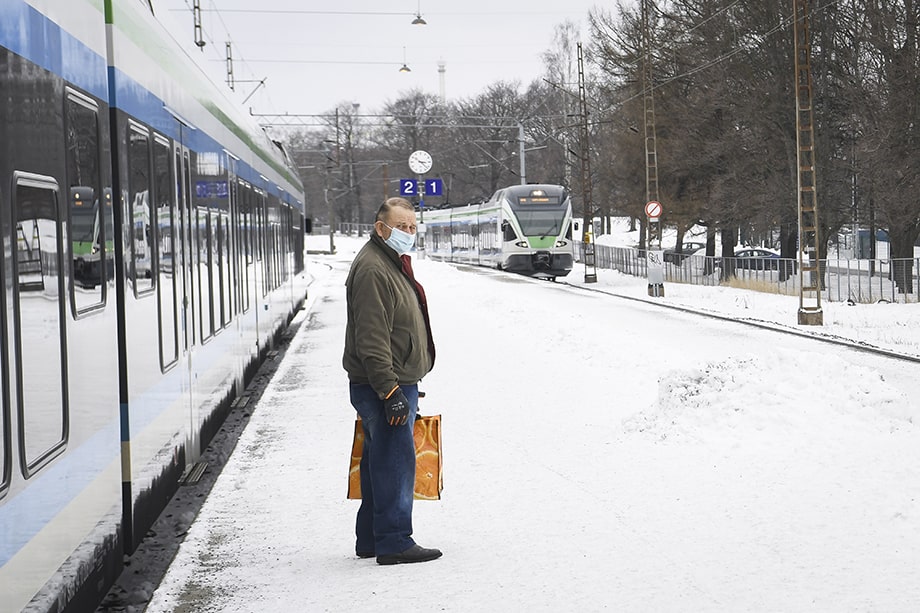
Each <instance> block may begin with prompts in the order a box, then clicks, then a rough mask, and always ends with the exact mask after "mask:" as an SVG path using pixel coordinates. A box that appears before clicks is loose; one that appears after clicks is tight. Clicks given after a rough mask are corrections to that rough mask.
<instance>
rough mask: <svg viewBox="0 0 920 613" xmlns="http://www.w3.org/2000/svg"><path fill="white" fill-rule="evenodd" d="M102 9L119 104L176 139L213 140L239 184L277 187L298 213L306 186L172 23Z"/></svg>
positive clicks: (134, 6) (143, 13) (136, 7)
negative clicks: (240, 167)
mask: <svg viewBox="0 0 920 613" xmlns="http://www.w3.org/2000/svg"><path fill="white" fill-rule="evenodd" d="M106 4H107V5H110V6H111V12H110V13H109V15H108V16H107V20H108V22H109V24H110V25H111V26H113V30H114V31H115V33H116V34H115V43H114V50H115V56H116V62H115V63H116V67H117V68H118V70H117V71H116V75H118V77H121V79H122V80H124V81H126V82H125V83H121V84H119V86H118V90H117V92H116V93H117V96H115V100H116V102H117V106H118V107H119V108H122V109H123V110H125V111H126V112H128V113H129V114H131V115H134V116H136V117H139V118H141V119H143V120H144V121H147V122H149V123H150V125H151V126H153V127H154V128H155V129H157V130H161V131H163V132H164V133H165V134H168V135H169V136H171V137H173V138H177V137H179V136H182V137H183V138H184V139H185V140H186V141H189V140H195V139H198V140H200V141H203V142H207V141H213V143H212V144H214V145H219V147H220V149H221V150H222V153H225V154H227V155H229V156H231V157H233V158H235V159H236V160H239V161H241V162H242V163H243V164H244V165H245V166H247V167H248V172H241V173H240V175H241V177H242V178H244V179H246V180H248V181H251V182H254V183H258V182H259V179H260V178H263V179H265V180H267V181H269V182H270V183H272V184H274V185H275V186H277V188H279V193H278V194H276V195H279V196H280V197H281V198H282V199H284V200H289V199H290V198H294V199H296V202H292V203H290V204H294V205H296V206H297V207H298V208H299V209H300V210H303V184H302V182H301V180H300V178H299V176H298V175H297V172H296V171H295V169H294V168H293V166H292V164H291V163H290V160H289V158H288V157H287V155H286V154H285V152H284V151H283V148H282V147H281V146H280V145H279V144H278V143H277V142H273V141H272V140H271V139H270V138H269V137H268V135H266V134H265V131H264V130H263V129H262V128H261V127H260V126H259V125H258V124H257V123H256V121H255V119H254V118H253V117H252V116H251V115H249V114H247V113H246V112H245V111H244V109H243V108H242V107H241V106H240V105H239V104H238V103H237V102H235V101H233V100H231V99H230V98H229V96H228V94H227V92H226V91H225V90H224V89H223V88H220V87H218V86H217V85H216V84H215V83H214V82H213V81H211V80H210V78H209V77H208V76H207V75H206V74H205V73H204V71H203V70H202V69H201V67H200V66H199V65H198V64H197V63H196V62H195V61H194V60H193V59H192V57H191V56H190V55H189V53H188V51H187V50H186V49H185V48H184V47H183V46H182V45H181V44H180V43H179V42H178V41H177V40H176V39H175V37H174V36H173V35H172V34H171V33H170V31H169V29H168V28H169V25H171V24H168V23H164V22H163V21H162V20H161V19H162V17H155V16H154V15H153V14H152V13H151V10H150V8H149V6H147V5H146V3H140V2H109V1H108V0H107V2H106ZM176 120H178V122H177V121H176ZM179 123H181V124H182V125H183V126H184V129H183V134H181V135H180V134H179V130H180V128H179V125H178V124H179ZM244 170H245V169H244ZM285 192H286V193H287V194H288V196H287V197H285Z"/></svg>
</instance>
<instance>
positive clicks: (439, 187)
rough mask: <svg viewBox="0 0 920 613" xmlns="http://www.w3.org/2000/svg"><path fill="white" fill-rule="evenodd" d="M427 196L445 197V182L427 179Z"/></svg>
mask: <svg viewBox="0 0 920 613" xmlns="http://www.w3.org/2000/svg"><path fill="white" fill-rule="evenodd" d="M425 195H426V196H443V195H444V181H442V180H441V179H425Z"/></svg>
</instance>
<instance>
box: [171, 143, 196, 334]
mask: <svg viewBox="0 0 920 613" xmlns="http://www.w3.org/2000/svg"><path fill="white" fill-rule="evenodd" d="M176 168H177V172H178V173H179V175H180V176H181V177H182V179H181V180H180V181H179V182H178V183H177V185H178V188H179V190H178V198H179V236H180V237H181V238H180V240H179V246H180V248H181V254H182V258H181V259H182V266H183V271H184V272H183V275H186V274H187V275H188V278H187V279H186V280H185V281H184V282H183V283H182V284H181V285H182V291H183V296H182V305H183V306H182V311H183V319H182V321H183V322H184V323H185V325H184V326H183V329H184V330H185V334H184V336H183V338H184V339H185V340H184V342H185V346H186V347H188V345H189V343H191V344H192V345H194V344H195V342H196V330H195V316H196V314H195V303H196V301H197V295H196V294H195V281H194V279H195V276H194V268H195V262H196V261H197V257H196V256H195V251H194V249H195V242H194V238H195V234H196V231H195V225H194V220H193V219H192V205H191V194H192V191H191V190H192V171H191V168H192V160H191V153H190V152H189V151H186V150H182V151H181V155H180V151H179V150H178V149H177V150H176ZM186 291H187V292H188V294H187V295H186V294H185V292H186ZM185 313H187V314H188V321H187V322H185Z"/></svg>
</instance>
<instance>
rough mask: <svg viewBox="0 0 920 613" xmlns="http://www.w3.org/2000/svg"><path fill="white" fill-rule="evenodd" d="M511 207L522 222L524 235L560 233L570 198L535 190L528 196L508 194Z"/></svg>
mask: <svg viewBox="0 0 920 613" xmlns="http://www.w3.org/2000/svg"><path fill="white" fill-rule="evenodd" d="M507 197H508V200H510V204H511V209H512V210H513V211H514V213H515V215H516V216H517V218H518V222H519V223H520V224H521V230H522V231H523V232H524V236H549V235H553V236H554V235H556V234H559V231H560V230H561V229H562V222H563V220H564V219H565V214H566V210H567V208H568V198H565V199H563V198H561V197H560V196H559V195H558V194H551V193H546V192H544V191H543V190H534V191H531V192H530V193H528V194H527V195H526V196H516V197H515V196H512V195H510V194H507Z"/></svg>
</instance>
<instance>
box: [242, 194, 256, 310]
mask: <svg viewBox="0 0 920 613" xmlns="http://www.w3.org/2000/svg"><path fill="white" fill-rule="evenodd" d="M242 188H243V189H242V190H241V191H242V197H241V198H240V225H241V226H242V227H241V232H242V234H243V236H242V240H241V241H240V244H241V247H242V249H241V253H240V257H241V258H242V265H241V266H240V286H241V288H240V289H241V291H242V296H241V298H242V304H241V307H240V308H241V309H242V311H243V312H244V313H245V312H247V311H248V310H249V271H250V268H251V267H252V252H253V244H252V241H253V227H252V188H251V186H250V185H249V184H248V183H243V185H242Z"/></svg>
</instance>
